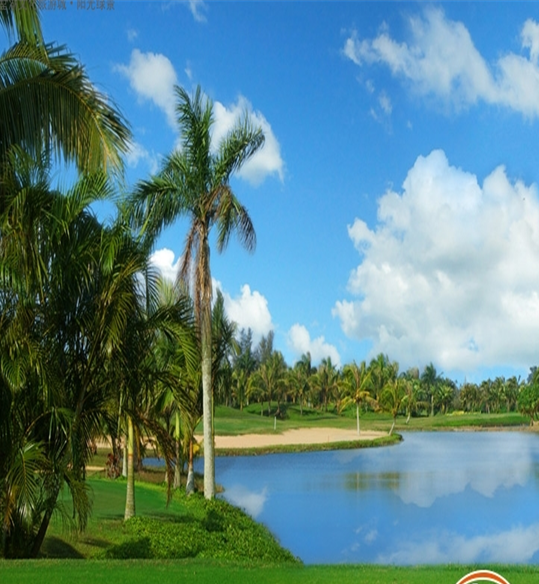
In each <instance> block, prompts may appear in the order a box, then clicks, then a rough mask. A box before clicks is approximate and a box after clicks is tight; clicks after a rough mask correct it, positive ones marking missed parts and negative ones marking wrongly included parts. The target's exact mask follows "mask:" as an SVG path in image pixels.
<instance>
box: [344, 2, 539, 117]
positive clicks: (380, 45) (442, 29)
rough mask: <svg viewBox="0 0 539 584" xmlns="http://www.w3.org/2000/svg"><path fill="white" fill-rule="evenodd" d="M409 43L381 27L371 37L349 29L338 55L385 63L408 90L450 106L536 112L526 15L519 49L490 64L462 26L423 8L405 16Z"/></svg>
mask: <svg viewBox="0 0 539 584" xmlns="http://www.w3.org/2000/svg"><path fill="white" fill-rule="evenodd" d="M408 25H409V34H410V39H409V42H398V41H397V40H395V39H394V38H393V37H392V36H391V35H390V33H389V32H388V30H387V27H385V26H384V27H383V29H382V30H381V32H380V34H379V35H378V36H377V37H376V38H374V39H362V38H360V37H359V35H358V34H357V32H353V33H352V34H351V36H350V37H349V38H348V39H346V42H345V44H344V47H343V54H344V55H345V56H346V57H347V58H348V59H350V60H351V61H353V62H354V63H355V64H356V65H358V66H360V67H364V66H369V65H370V66H372V65H385V66H387V67H388V68H389V69H390V71H391V73H392V74H393V75H394V76H395V77H399V78H401V79H404V80H405V81H406V82H408V83H409V84H410V85H411V87H412V89H413V91H415V92H417V93H419V94H421V95H432V96H436V97H438V98H441V99H443V100H445V101H446V102H447V103H450V104H452V105H453V106H454V107H455V108H457V109H458V108H461V107H466V106H470V105H472V104H474V103H476V102H478V101H483V102H485V103H489V104H497V105H502V106H505V107H508V108H511V109H513V110H515V111H518V112H520V113H522V114H524V115H525V116H528V117H536V116H539V66H538V62H537V59H538V56H539V24H537V23H536V22H535V21H533V20H531V19H529V20H527V21H526V22H525V23H524V25H523V27H522V30H521V44H522V49H523V51H527V52H528V54H529V56H524V55H520V54H515V53H507V54H504V55H502V56H500V57H499V58H498V60H497V61H496V62H495V63H494V64H493V65H492V66H490V65H489V64H488V63H487V62H486V61H485V59H484V58H483V56H482V55H481V54H480V53H479V51H478V50H477V49H476V47H475V45H474V43H473V40H472V38H471V35H470V33H469V31H468V29H467V28H466V27H465V26H464V24H463V23H461V22H456V21H452V20H449V19H448V18H446V16H445V14H444V12H443V10H442V9H440V8H432V7H431V8H427V9H425V10H424V11H423V12H422V14H421V15H420V16H414V17H412V18H410V19H409V21H408Z"/></svg>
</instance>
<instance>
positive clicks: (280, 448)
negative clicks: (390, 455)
mask: <svg viewBox="0 0 539 584" xmlns="http://www.w3.org/2000/svg"><path fill="white" fill-rule="evenodd" d="M401 441H402V436H401V435H400V434H397V433H393V434H392V435H391V436H381V437H380V438H375V439H373V440H350V441H348V442H343V441H341V442H323V443H318V444H278V445H274V446H257V447H253V448H217V449H216V454H217V456H259V455H263V454H281V453H293V452H319V451H323V450H353V449H357V448H377V447H380V446H391V445H393V444H398V443H399V442H401Z"/></svg>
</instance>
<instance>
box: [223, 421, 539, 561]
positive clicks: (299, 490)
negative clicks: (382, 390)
mask: <svg viewBox="0 0 539 584" xmlns="http://www.w3.org/2000/svg"><path fill="white" fill-rule="evenodd" d="M216 476H217V481H218V482H219V483H220V484H222V485H223V486H224V487H225V493H224V497H225V498H226V499H228V500H229V501H231V502H232V503H234V504H236V505H239V506H240V507H243V508H244V509H245V510H246V511H247V512H248V513H250V514H251V515H252V516H253V517H255V518H256V519H257V520H258V521H261V522H263V523H264V524H266V525H267V526H268V527H269V529H270V530H271V531H272V532H273V533H274V534H275V535H276V536H277V538H278V539H279V541H280V542H281V544H282V545H284V546H285V547H287V548H288V549H290V550H291V551H292V552H293V553H294V554H295V555H297V556H299V557H300V558H301V559H302V560H303V561H304V562H305V563H341V562H374V563H392V564H417V563H422V564H423V563H431V562H433V563H439V562H444V563H447V562H461V563H474V562H480V563H481V562H482V563H487V562H510V563H513V562H526V563H539V437H538V436H534V435H529V434H523V433H518V432H503V433H502V432H475V433H471V432H470V433H467V432H460V433H455V432H448V433H445V432H443V433H440V432H434V433H430V432H428V433H411V434H406V435H405V438H404V442H402V443H401V444H399V445H397V446H391V447H387V448H375V449H362V450H352V451H350V450H348V451H340V452H339V451H335V452H313V453H303V454H275V455H267V456H255V457H253V456H240V457H234V458H224V457H223V458H218V459H217V460H216Z"/></svg>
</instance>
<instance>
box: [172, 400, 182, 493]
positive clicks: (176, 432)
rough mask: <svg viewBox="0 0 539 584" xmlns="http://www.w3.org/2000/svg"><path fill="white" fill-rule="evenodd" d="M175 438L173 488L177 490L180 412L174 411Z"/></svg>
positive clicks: (178, 484) (179, 480)
mask: <svg viewBox="0 0 539 584" xmlns="http://www.w3.org/2000/svg"><path fill="white" fill-rule="evenodd" d="M175 438H176V466H175V467H174V483H173V487H174V488H175V489H178V488H179V487H180V485H181V479H182V475H181V470H182V469H181V465H180V458H181V457H180V446H181V444H180V412H179V411H178V410H176V428H175Z"/></svg>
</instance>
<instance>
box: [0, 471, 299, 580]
mask: <svg viewBox="0 0 539 584" xmlns="http://www.w3.org/2000/svg"><path fill="white" fill-rule="evenodd" d="M88 484H89V487H90V488H91V489H92V491H93V499H94V505H93V513H92V516H91V518H90V521H89V523H88V527H87V529H86V531H85V532H84V533H82V534H79V535H77V534H75V533H72V532H70V531H69V529H68V528H67V526H66V524H65V522H64V521H62V518H61V517H60V516H58V517H55V519H54V521H53V523H52V524H51V527H50V529H49V532H48V535H47V537H46V539H45V542H44V545H43V548H42V553H43V556H44V557H47V558H70V559H171V558H174V559H182V558H195V557H197V558H213V559H222V560H232V561H240V562H241V561H255V562H265V563H269V562H277V563H285V562H288V563H297V560H296V559H295V558H294V557H293V556H292V554H290V552H288V550H285V549H284V548H282V547H281V546H280V545H279V544H278V543H277V542H276V540H275V539H274V537H273V536H272V535H271V533H270V532H269V531H268V530H267V529H266V528H265V527H264V526H263V525H261V524H259V523H256V522H255V521H253V520H252V519H251V518H250V517H249V516H248V515H246V514H245V513H243V512H242V511H240V510H239V509H238V508H236V507H234V506H232V505H229V504H228V503H226V502H225V501H221V500H214V501H206V500H205V499H204V497H202V496H201V495H194V496H192V497H189V498H187V497H185V494H184V493H183V492H182V491H180V492H177V493H175V495H174V497H173V499H172V500H171V501H170V503H169V505H168V506H167V500H166V491H165V487H164V486H163V485H155V484H149V483H143V482H137V484H136V505H137V517H134V518H133V519H130V520H129V521H127V522H124V521H123V511H124V506H125V492H126V483H125V481H123V480H116V481H111V480H107V479H99V478H93V479H89V481H88ZM65 511H66V515H68V514H69V508H66V510H65ZM0 581H1V582H3V579H2V578H0Z"/></svg>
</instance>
